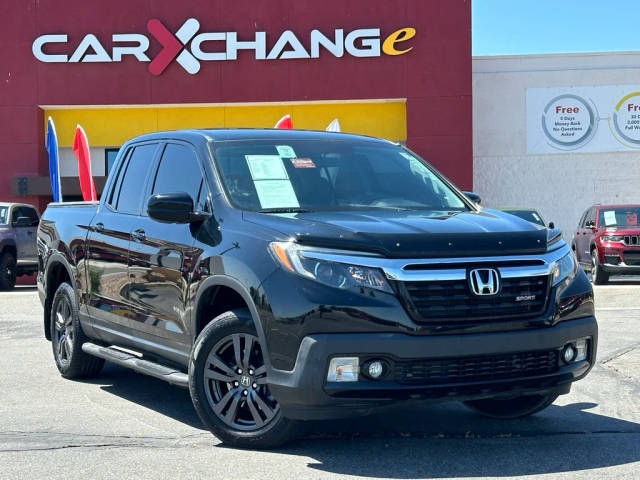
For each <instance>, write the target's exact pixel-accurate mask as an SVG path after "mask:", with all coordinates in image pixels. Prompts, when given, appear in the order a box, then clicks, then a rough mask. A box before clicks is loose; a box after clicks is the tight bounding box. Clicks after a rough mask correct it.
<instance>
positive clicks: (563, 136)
mask: <svg viewBox="0 0 640 480" xmlns="http://www.w3.org/2000/svg"><path fill="white" fill-rule="evenodd" d="M526 116H527V153H531V154H536V153H559V152H571V151H581V152H615V151H621V150H640V85H607V86H596V87H566V88H563V87H560V88H558V87H554V88H528V89H527V113H526Z"/></svg>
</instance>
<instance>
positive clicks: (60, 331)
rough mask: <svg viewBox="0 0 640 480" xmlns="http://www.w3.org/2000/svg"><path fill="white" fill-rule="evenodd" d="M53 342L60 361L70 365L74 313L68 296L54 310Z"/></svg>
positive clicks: (73, 335) (64, 364)
mask: <svg viewBox="0 0 640 480" xmlns="http://www.w3.org/2000/svg"><path fill="white" fill-rule="evenodd" d="M54 315H55V320H54V329H53V330H54V332H53V344H54V346H55V349H56V355H57V357H58V361H59V362H60V363H61V364H62V365H63V366H68V365H69V363H70V362H71V356H72V355H73V339H74V337H75V334H74V331H73V315H72V310H71V305H70V304H69V301H68V300H67V299H66V298H62V299H61V300H60V301H59V302H58V304H57V306H56V310H55V312H54Z"/></svg>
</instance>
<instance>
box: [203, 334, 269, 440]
mask: <svg viewBox="0 0 640 480" xmlns="http://www.w3.org/2000/svg"><path fill="white" fill-rule="evenodd" d="M203 374H204V377H205V378H204V380H205V392H206V395H207V400H208V401H209V405H210V406H211V408H212V409H213V412H214V413H215V414H216V416H217V417H218V418H219V419H220V420H222V421H223V422H224V423H225V424H226V425H228V426H229V427H232V428H234V429H237V430H244V431H252V430H257V429H260V428H262V427H264V426H265V425H267V424H269V423H270V422H271V421H272V420H273V419H274V418H276V417H277V416H278V414H279V412H280V407H279V406H278V403H277V402H276V401H275V399H274V398H273V397H272V396H271V393H270V392H269V387H268V386H267V370H266V367H265V365H264V358H263V355H262V349H261V348H260V342H259V341H258V338H257V337H256V336H255V335H251V334H248V333H235V334H232V335H228V336H226V337H224V338H223V339H222V340H220V341H219V342H218V343H217V344H216V345H215V346H214V347H213V349H211V353H210V354H209V356H208V358H207V361H206V363H205V368H204V372H203Z"/></svg>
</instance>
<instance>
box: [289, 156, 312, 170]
mask: <svg viewBox="0 0 640 480" xmlns="http://www.w3.org/2000/svg"><path fill="white" fill-rule="evenodd" d="M291 163H292V164H293V166H294V167H295V168H316V164H315V163H313V160H311V159H310V158H292V159H291Z"/></svg>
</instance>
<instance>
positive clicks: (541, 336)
mask: <svg viewBox="0 0 640 480" xmlns="http://www.w3.org/2000/svg"><path fill="white" fill-rule="evenodd" d="M584 337H590V339H591V340H590V347H589V353H588V357H587V360H585V361H582V362H577V363H573V364H569V365H562V366H559V367H558V368H557V370H555V371H554V372H553V373H551V374H544V375H536V376H516V377H511V378H501V379H495V378H490V377H489V378H483V379H482V380H479V381H469V380H465V381H464V382H461V383H446V384H442V383H440V384H439V383H432V382H430V383H422V384H419V385H415V384H412V385H407V384H401V383H396V382H395V381H394V379H393V376H391V377H392V378H390V379H388V380H383V381H373V380H365V379H361V380H360V381H357V382H329V383H327V382H326V376H327V367H328V364H329V360H330V358H331V357H333V356H359V357H361V358H376V357H383V358H394V359H397V360H399V361H402V360H425V359H443V358H465V357H474V356H476V357H477V356H485V355H487V356H488V355H496V354H508V353H521V352H535V351H543V350H556V349H558V350H559V349H561V348H562V347H563V346H564V345H565V344H566V343H567V342H570V341H572V340H576V339H578V338H584ZM597 337H598V326H597V322H596V319H595V318H594V317H584V318H579V319H576V320H570V321H565V322H560V323H558V324H557V325H555V326H553V327H549V328H541V329H532V330H521V331H511V332H496V333H482V334H464V335H437V336H414V335H407V334H401V333H333V334H314V335H309V336H306V337H305V338H304V339H303V341H302V343H301V345H300V349H299V351H298V355H297V359H296V363H295V367H294V369H293V370H291V371H283V370H277V369H273V370H271V371H270V372H269V375H268V378H269V387H270V389H271V392H272V394H273V396H274V397H275V398H276V400H277V401H278V403H279V404H280V406H281V408H282V411H283V414H284V415H285V416H287V417H289V418H296V419H303V420H311V419H325V418H340V417H348V416H354V415H364V414H368V413H371V412H372V411H373V410H375V409H377V408H381V407H384V406H388V405H389V404H391V403H394V402H397V401H399V400H409V399H421V400H427V399H430V400H447V399H451V400H467V399H474V398H488V397H493V396H500V395H524V394H528V393H541V392H552V391H553V392H555V393H567V392H568V391H569V388H570V384H571V382H573V381H576V380H579V379H580V378H582V377H584V376H585V375H586V374H587V373H588V372H589V370H590V369H591V367H592V366H593V363H594V360H595V356H596V349H597Z"/></svg>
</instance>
